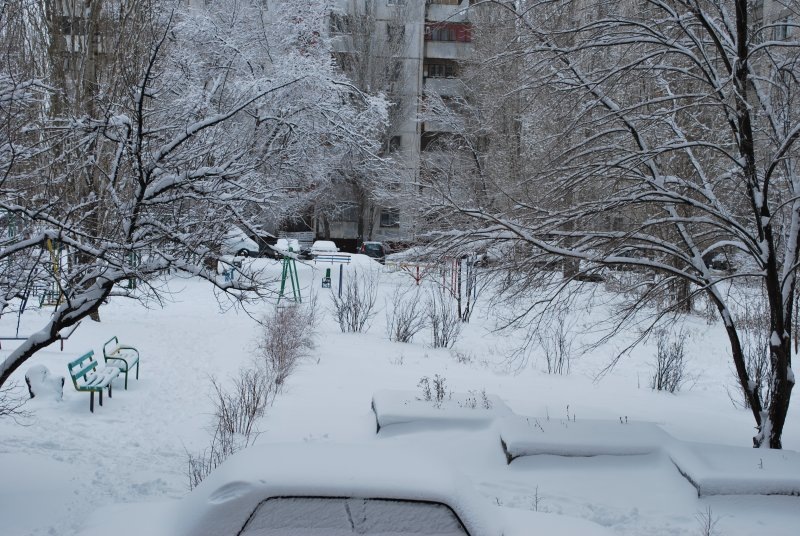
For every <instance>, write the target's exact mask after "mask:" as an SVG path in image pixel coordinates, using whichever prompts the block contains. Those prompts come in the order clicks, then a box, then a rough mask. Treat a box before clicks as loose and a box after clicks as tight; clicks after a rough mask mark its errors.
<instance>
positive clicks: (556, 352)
mask: <svg viewBox="0 0 800 536" xmlns="http://www.w3.org/2000/svg"><path fill="white" fill-rule="evenodd" d="M536 338H537V339H538V340H539V346H540V347H541V348H542V352H543V353H544V357H545V360H546V361H547V373H548V374H569V370H570V365H571V361H572V329H571V326H570V325H568V323H567V311H559V313H558V315H557V316H556V317H555V319H554V320H553V322H552V323H551V324H550V325H549V326H547V328H545V329H543V330H542V332H540V333H538V334H537V335H536Z"/></svg>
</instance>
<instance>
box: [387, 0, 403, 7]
mask: <svg viewBox="0 0 800 536" xmlns="http://www.w3.org/2000/svg"><path fill="white" fill-rule="evenodd" d="M386 5H389V6H404V5H406V0H387V2H386Z"/></svg>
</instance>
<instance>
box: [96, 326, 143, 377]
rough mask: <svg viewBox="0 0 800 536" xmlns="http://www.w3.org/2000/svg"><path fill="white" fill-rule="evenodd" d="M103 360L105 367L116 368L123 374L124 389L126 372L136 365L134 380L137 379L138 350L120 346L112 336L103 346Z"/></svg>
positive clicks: (123, 345) (115, 337)
mask: <svg viewBox="0 0 800 536" xmlns="http://www.w3.org/2000/svg"><path fill="white" fill-rule="evenodd" d="M103 359H105V362H106V365H107V366H112V367H117V368H118V369H119V370H120V371H122V372H124V373H125V389H126V390H127V389H128V372H130V370H131V368H132V367H133V366H134V365H136V379H137V380H138V379H139V350H137V349H136V348H134V347H133V346H128V345H125V344H120V343H119V340H118V339H117V336H116V335H115V336H113V337H111V338H110V339H108V340H107V341H106V343H105V344H104V345H103Z"/></svg>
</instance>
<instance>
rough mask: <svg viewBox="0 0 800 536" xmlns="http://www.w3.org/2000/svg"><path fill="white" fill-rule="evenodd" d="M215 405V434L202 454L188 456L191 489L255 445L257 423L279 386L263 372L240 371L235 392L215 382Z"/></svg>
mask: <svg viewBox="0 0 800 536" xmlns="http://www.w3.org/2000/svg"><path fill="white" fill-rule="evenodd" d="M211 385H212V387H213V391H214V392H213V394H212V401H213V403H214V421H215V422H214V434H213V436H212V438H211V444H210V445H209V447H208V448H207V449H205V450H204V451H203V452H201V453H200V454H196V455H195V454H192V453H190V452H187V458H188V460H187V461H188V465H189V470H188V477H189V489H190V490H192V489H194V488H195V487H197V485H198V484H200V482H202V481H203V479H204V478H205V477H206V476H208V474H209V473H211V471H213V470H214V469H216V468H217V467H218V466H219V465H220V464H221V463H222V462H224V461H225V460H226V459H227V458H228V457H229V456H230V455H231V454H233V453H235V452H236V451H238V450H241V449H243V448H245V447H247V446H249V445H252V444H253V443H254V442H255V440H256V438H257V437H258V431H257V430H256V428H255V423H256V421H257V420H258V419H259V418H261V417H262V416H263V415H264V412H265V411H266V409H267V406H268V405H269V404H271V403H272V401H273V400H274V398H275V388H276V387H275V383H274V382H272V381H271V380H270V378H269V377H268V376H267V374H266V371H265V370H263V369H261V368H258V367H256V368H247V369H241V370H240V371H239V377H238V378H235V379H234V380H233V389H232V390H226V389H225V388H224V387H223V386H222V385H221V384H220V383H219V382H218V381H217V380H216V379H214V378H211Z"/></svg>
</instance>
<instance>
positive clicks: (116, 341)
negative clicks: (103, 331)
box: [103, 335, 119, 356]
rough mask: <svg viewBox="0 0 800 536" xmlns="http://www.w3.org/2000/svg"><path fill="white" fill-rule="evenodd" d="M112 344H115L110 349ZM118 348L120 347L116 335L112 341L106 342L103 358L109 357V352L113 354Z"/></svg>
mask: <svg viewBox="0 0 800 536" xmlns="http://www.w3.org/2000/svg"><path fill="white" fill-rule="evenodd" d="M112 342H113V343H114V344H113V345H112V346H111V348H110V349H109V345H111V343H112ZM117 346H119V340H118V339H117V336H116V335H114V336H113V337H111V338H110V339H108V340H107V341H106V343H105V344H104V345H103V356H107V355H108V353H109V351H111V352H113V351H114V348H116V347H117Z"/></svg>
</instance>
